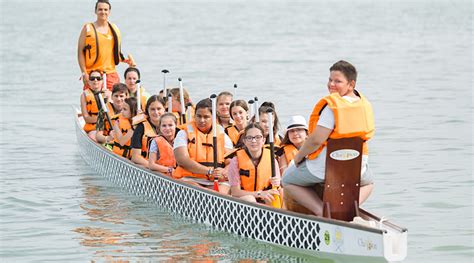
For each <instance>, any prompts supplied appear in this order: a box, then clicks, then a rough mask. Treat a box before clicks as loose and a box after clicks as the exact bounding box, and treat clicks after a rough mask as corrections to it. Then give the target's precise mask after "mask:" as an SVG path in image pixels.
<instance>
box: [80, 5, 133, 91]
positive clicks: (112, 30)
mask: <svg viewBox="0 0 474 263" xmlns="http://www.w3.org/2000/svg"><path fill="white" fill-rule="evenodd" d="M111 8H112V6H111V5H110V3H109V1H108V0H98V1H97V2H96V4H95V14H96V15H97V19H96V21H95V22H93V23H87V24H85V25H84V26H83V27H82V30H81V34H80V36H79V41H78V45H77V60H78V63H79V68H80V70H81V74H82V75H81V78H82V81H83V82H84V89H86V88H87V85H88V83H87V81H88V80H89V74H90V73H91V72H92V71H93V70H100V71H102V72H106V73H107V88H108V89H109V90H112V86H113V84H115V83H118V82H120V78H119V76H118V74H117V72H116V70H115V66H116V65H118V63H119V62H124V63H127V64H129V65H130V66H135V63H134V62H133V59H132V58H131V57H130V56H129V57H128V58H124V56H123V54H122V52H121V34H120V30H119V29H118V27H117V26H116V25H115V24H113V23H110V22H109V21H108V19H109V15H110V10H111Z"/></svg>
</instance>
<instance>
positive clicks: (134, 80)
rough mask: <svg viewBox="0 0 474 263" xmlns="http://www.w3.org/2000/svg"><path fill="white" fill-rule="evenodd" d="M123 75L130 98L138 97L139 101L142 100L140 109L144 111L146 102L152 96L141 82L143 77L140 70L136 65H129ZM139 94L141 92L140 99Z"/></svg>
mask: <svg viewBox="0 0 474 263" xmlns="http://www.w3.org/2000/svg"><path fill="white" fill-rule="evenodd" d="M123 77H124V78H125V84H126V85H127V88H128V91H129V93H130V98H136V99H137V101H140V109H141V111H142V112H144V111H145V109H146V103H147V101H148V99H149V98H150V93H148V92H147V91H146V90H145V87H143V85H141V82H139V80H140V77H141V76H140V71H139V70H138V68H136V67H129V68H127V69H126V70H125V72H124V74H123ZM138 90H139V91H138ZM138 94H140V99H138ZM137 113H139V112H137Z"/></svg>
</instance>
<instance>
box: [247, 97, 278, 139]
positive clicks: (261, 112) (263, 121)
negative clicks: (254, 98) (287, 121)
mask: <svg viewBox="0 0 474 263" xmlns="http://www.w3.org/2000/svg"><path fill="white" fill-rule="evenodd" d="M269 108H272V109H273V138H275V146H276V147H279V146H280V143H281V137H280V135H279V134H278V130H279V128H280V121H279V120H278V115H277V113H276V110H275V105H273V103H272V102H264V103H262V105H261V106H260V108H259V109H258V116H259V118H260V123H259V124H260V125H261V126H262V128H263V132H264V133H263V135H264V136H265V143H268V142H269V137H268V134H269V131H268V113H267V110H268V109H269ZM252 120H253V121H255V116H254V117H253V118H252Z"/></svg>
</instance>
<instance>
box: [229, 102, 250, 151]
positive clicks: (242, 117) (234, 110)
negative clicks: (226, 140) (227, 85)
mask: <svg viewBox="0 0 474 263" xmlns="http://www.w3.org/2000/svg"><path fill="white" fill-rule="evenodd" d="M248 110H249V107H248V105H247V102H245V101H244V100H234V101H233V102H232V103H231V104H230V116H231V118H232V120H233V125H232V126H229V127H227V128H225V133H227V135H229V137H230V139H231V140H232V143H233V144H234V146H235V147H236V148H237V147H240V146H241V144H242V142H241V140H240V138H241V134H242V132H243V130H244V129H245V127H246V126H247V124H248V118H249V115H248ZM239 141H240V142H239Z"/></svg>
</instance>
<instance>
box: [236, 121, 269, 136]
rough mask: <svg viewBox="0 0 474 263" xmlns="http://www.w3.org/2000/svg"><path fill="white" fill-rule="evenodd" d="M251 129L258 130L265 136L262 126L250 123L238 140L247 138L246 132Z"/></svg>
mask: <svg viewBox="0 0 474 263" xmlns="http://www.w3.org/2000/svg"><path fill="white" fill-rule="evenodd" d="M253 128H255V129H259V130H260V132H261V133H262V135H264V134H265V133H264V131H263V128H262V126H261V125H260V124H258V123H250V124H249V125H247V127H245V129H244V132H243V133H242V135H241V137H240V138H241V139H242V140H244V138H245V136H247V132H248V131H249V130H250V129H253Z"/></svg>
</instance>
